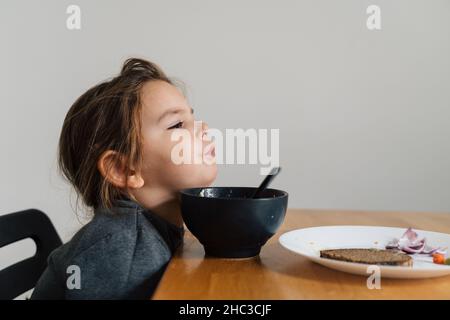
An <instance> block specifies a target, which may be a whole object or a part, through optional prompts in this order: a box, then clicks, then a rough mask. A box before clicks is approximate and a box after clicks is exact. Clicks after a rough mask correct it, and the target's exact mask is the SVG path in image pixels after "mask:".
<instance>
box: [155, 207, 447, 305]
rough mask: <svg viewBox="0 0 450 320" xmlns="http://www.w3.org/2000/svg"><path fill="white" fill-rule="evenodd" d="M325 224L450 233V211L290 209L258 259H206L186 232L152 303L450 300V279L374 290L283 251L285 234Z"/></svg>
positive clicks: (389, 283) (392, 282) (360, 279)
mask: <svg viewBox="0 0 450 320" xmlns="http://www.w3.org/2000/svg"><path fill="white" fill-rule="evenodd" d="M322 225H374V226H375V225H376V226H391V227H404V228H406V227H408V226H411V227H413V228H417V229H424V230H430V231H438V232H445V233H450V214H448V213H408V212H403V213H401V212H368V211H336V210H300V209H289V210H288V212H287V214H286V219H285V221H284V224H283V225H282V226H281V228H280V230H279V231H278V232H277V234H276V235H274V236H273V237H272V238H271V239H270V240H269V241H268V242H267V244H266V245H265V246H264V247H263V248H262V250H261V254H260V256H259V257H256V258H250V259H241V260H232V259H217V258H209V257H208V258H205V256H204V251H203V247H202V246H201V244H200V243H199V242H198V241H197V239H195V238H194V237H193V236H192V234H191V233H189V232H187V234H186V238H185V243H184V245H183V246H182V247H181V248H180V249H179V250H178V252H177V253H176V254H175V256H174V258H173V259H172V261H171V262H170V263H169V265H168V267H167V269H166V272H165V274H164V275H163V278H162V280H161V282H160V284H159V286H158V288H157V290H156V292H155V294H154V296H153V299H450V276H444V277H441V278H434V279H418V280H402V279H384V278H382V280H381V289H372V290H369V289H368V288H367V286H366V281H367V278H366V277H364V276H357V275H351V274H346V273H343V272H338V271H335V270H331V269H328V268H325V267H323V266H321V265H318V264H315V263H313V262H310V261H309V260H307V259H305V258H303V257H301V256H299V255H296V254H295V253H292V252H290V251H288V250H286V249H285V248H283V247H281V245H280V244H279V243H278V238H279V236H280V235H281V234H283V233H284V232H286V231H289V230H293V229H298V228H305V227H313V226H322Z"/></svg>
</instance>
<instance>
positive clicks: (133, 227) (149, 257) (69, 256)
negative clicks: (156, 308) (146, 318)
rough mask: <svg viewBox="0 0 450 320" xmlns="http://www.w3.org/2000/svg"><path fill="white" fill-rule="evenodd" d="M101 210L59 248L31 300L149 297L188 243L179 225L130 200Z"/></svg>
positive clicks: (53, 254)
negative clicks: (175, 256) (184, 242)
mask: <svg viewBox="0 0 450 320" xmlns="http://www.w3.org/2000/svg"><path fill="white" fill-rule="evenodd" d="M112 211H114V213H112V212H111V211H110V210H107V209H105V208H99V209H96V210H95V215H94V218H93V219H92V221H90V222H89V223H88V224H86V225H85V226H84V227H83V228H82V229H81V230H80V231H78V232H77V233H76V234H75V236H74V237H73V238H72V240H70V241H69V242H68V243H66V244H64V245H62V246H61V247H59V248H57V249H56V250H54V251H53V252H52V253H51V254H50V256H49V258H48V266H47V269H46V270H45V271H44V273H43V274H42V276H41V278H40V279H39V281H38V283H37V284H36V287H35V289H34V292H33V294H32V296H31V299H148V298H150V297H151V296H152V294H153V291H154V290H155V288H156V286H157V284H158V282H159V280H160V279H161V276H162V274H163V272H164V270H165V268H166V266H167V263H168V262H169V260H170V258H171V256H172V254H173V253H174V252H175V250H176V249H177V247H178V246H179V245H180V244H181V243H182V242H183V236H184V228H183V227H178V226H175V225H173V224H171V223H169V222H167V221H165V220H164V219H162V218H160V217H159V216H157V215H156V214H154V213H152V212H151V211H149V210H146V209H144V208H142V207H141V206H140V205H139V204H137V203H136V202H134V201H132V200H129V199H121V200H117V201H116V202H115V206H114V207H113V209H112Z"/></svg>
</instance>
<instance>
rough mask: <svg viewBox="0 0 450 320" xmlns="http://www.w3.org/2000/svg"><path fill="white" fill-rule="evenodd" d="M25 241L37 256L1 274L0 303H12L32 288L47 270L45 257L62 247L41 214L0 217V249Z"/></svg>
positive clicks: (46, 218)
mask: <svg viewBox="0 0 450 320" xmlns="http://www.w3.org/2000/svg"><path fill="white" fill-rule="evenodd" d="M26 238H31V239H33V240H34V242H35V243H36V248H37V250H36V254H35V255H34V256H33V257H30V258H28V259H25V260H23V261H20V262H18V263H16V264H13V265H11V266H9V267H7V268H5V269H3V270H0V299H3V300H5V299H14V298H16V297H17V296H19V295H20V294H22V293H24V292H26V291H28V290H30V289H32V288H34V286H35V285H36V282H37V280H38V279H39V277H40V276H41V274H42V273H43V272H44V270H45V268H46V267H47V258H48V255H49V254H50V252H52V251H53V250H54V249H55V248H57V247H59V246H60V245H61V244H62V242H61V239H60V238H59V236H58V233H57V232H56V230H55V227H54V226H53V224H52V222H51V221H50V219H49V218H48V217H47V215H46V214H45V213H43V212H42V211H39V210H37V209H28V210H24V211H19V212H14V213H10V214H6V215H2V216H0V248H1V247H4V246H6V245H8V244H11V243H14V242H17V241H19V240H22V239H26Z"/></svg>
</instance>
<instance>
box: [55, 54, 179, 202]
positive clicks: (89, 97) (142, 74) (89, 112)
mask: <svg viewBox="0 0 450 320" xmlns="http://www.w3.org/2000/svg"><path fill="white" fill-rule="evenodd" d="M152 80H162V81H166V82H168V83H170V84H173V82H172V81H171V80H170V79H169V78H168V77H167V76H166V75H165V74H164V72H163V71H162V70H161V69H160V68H159V67H158V66H157V65H156V64H154V63H152V62H149V61H146V60H143V59H137V58H131V59H128V60H126V61H125V62H124V64H123V67H122V70H121V72H120V74H119V75H118V76H116V77H114V78H112V79H111V80H109V81H105V82H102V83H100V84H98V85H96V86H94V87H92V88H90V89H89V90H88V91H86V92H85V93H84V94H83V95H82V96H81V97H79V98H78V99H77V100H76V101H75V103H74V104H73V105H72V106H71V108H70V110H69V111H68V113H67V115H66V118H65V119H64V123H63V126H62V130H61V135H60V138H59V146H58V165H59V169H60V171H61V173H62V175H63V176H64V177H65V178H66V179H67V180H68V181H69V182H70V183H71V184H72V185H73V186H74V188H75V191H76V192H77V195H78V197H77V203H78V198H79V197H80V196H81V198H82V200H83V202H84V204H85V205H87V206H88V207H93V208H97V207H100V206H102V207H106V208H111V207H112V205H113V202H114V200H116V199H120V198H122V195H123V190H119V189H118V188H117V187H115V186H114V185H112V184H111V183H109V182H108V181H107V180H106V179H105V178H104V177H103V176H102V175H101V173H100V172H99V170H98V169H97V162H98V159H99V157H100V156H101V155H102V154H103V152H105V151H107V150H114V151H116V152H117V154H118V155H119V157H121V158H122V159H117V160H122V161H123V160H125V163H126V164H127V166H126V169H125V170H126V172H127V174H126V175H127V177H128V173H130V167H132V166H135V167H136V168H139V167H140V165H141V159H142V153H141V152H142V151H141V141H142V140H141V109H142V108H141V103H140V92H141V88H142V86H143V84H144V83H146V82H147V81H152ZM125 193H126V194H128V190H125Z"/></svg>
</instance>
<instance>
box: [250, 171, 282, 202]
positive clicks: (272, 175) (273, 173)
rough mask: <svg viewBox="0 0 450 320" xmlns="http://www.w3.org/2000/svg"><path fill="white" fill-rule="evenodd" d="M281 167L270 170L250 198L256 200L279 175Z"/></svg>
mask: <svg viewBox="0 0 450 320" xmlns="http://www.w3.org/2000/svg"><path fill="white" fill-rule="evenodd" d="M280 171H281V167H274V168H273V169H272V170H270V173H269V174H268V175H267V176H266V177H265V178H264V180H263V182H261V184H260V185H259V187H258V189H256V191H255V192H254V193H253V195H252V198H257V197H259V196H260V195H261V193H262V192H263V191H264V190H265V189H266V188H267V186H268V185H269V184H270V182H272V180H273V179H274V178H275V177H276V176H277V174H279V173H280Z"/></svg>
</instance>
